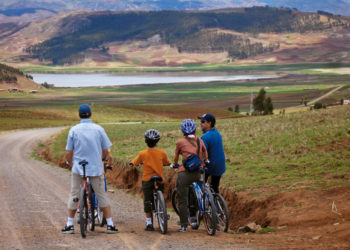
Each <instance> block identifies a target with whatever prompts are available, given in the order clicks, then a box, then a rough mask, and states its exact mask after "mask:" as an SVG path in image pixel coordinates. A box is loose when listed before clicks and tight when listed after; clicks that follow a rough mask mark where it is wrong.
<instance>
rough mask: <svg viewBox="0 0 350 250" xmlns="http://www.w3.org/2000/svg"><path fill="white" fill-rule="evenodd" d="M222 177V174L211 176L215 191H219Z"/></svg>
mask: <svg viewBox="0 0 350 250" xmlns="http://www.w3.org/2000/svg"><path fill="white" fill-rule="evenodd" d="M220 179H221V175H219V176H214V175H212V176H211V183H210V184H211V186H212V188H213V190H214V192H215V193H219V185H220Z"/></svg>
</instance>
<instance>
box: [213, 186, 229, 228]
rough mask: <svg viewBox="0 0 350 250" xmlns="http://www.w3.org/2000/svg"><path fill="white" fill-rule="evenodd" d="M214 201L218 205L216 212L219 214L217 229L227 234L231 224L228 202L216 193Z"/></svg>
mask: <svg viewBox="0 0 350 250" xmlns="http://www.w3.org/2000/svg"><path fill="white" fill-rule="evenodd" d="M213 196H214V201H215V205H216V212H217V220H218V223H217V229H218V230H219V231H223V232H227V230H228V227H229V224H230V217H229V214H228V208H227V204H226V201H225V199H224V197H222V195H221V194H219V193H215V194H213Z"/></svg>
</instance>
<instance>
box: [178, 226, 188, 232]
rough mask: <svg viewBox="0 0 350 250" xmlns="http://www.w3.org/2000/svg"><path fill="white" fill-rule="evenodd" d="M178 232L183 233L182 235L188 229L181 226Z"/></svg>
mask: <svg viewBox="0 0 350 250" xmlns="http://www.w3.org/2000/svg"><path fill="white" fill-rule="evenodd" d="M178 231H179V232H182V233H185V232H187V227H185V226H181V227H180V228H179V230H178Z"/></svg>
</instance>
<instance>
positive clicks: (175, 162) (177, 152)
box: [174, 143, 180, 166]
mask: <svg viewBox="0 0 350 250" xmlns="http://www.w3.org/2000/svg"><path fill="white" fill-rule="evenodd" d="M179 154H180V149H179V144H178V143H176V148H175V155H174V165H175V166H176V165H177V163H178V161H179Z"/></svg>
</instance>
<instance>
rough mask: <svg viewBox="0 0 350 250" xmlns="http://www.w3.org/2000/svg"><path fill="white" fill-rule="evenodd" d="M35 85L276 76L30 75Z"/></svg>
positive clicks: (82, 84) (210, 80)
mask: <svg viewBox="0 0 350 250" xmlns="http://www.w3.org/2000/svg"><path fill="white" fill-rule="evenodd" d="M31 75H32V76H33V78H34V81H35V82H36V83H39V84H41V83H44V82H47V83H49V84H54V85H55V87H92V86H122V85H136V84H165V83H188V82H213V81H237V80H248V79H268V78H277V77H279V76H277V75H233V74H227V75H223V74H217V75H215V74H213V73H211V74H210V75H209V74H208V72H204V73H203V74H201V73H199V74H196V75H188V74H187V75H183V74H181V73H178V74H175V73H171V74H164V73H159V74H154V73H153V74H134V75H131V74H130V75H126V74H122V75H117V74H31Z"/></svg>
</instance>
